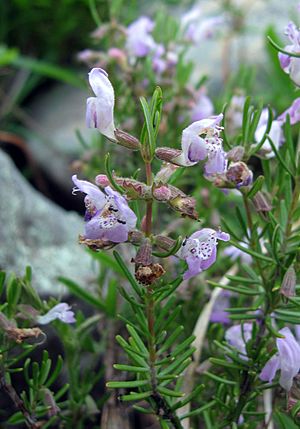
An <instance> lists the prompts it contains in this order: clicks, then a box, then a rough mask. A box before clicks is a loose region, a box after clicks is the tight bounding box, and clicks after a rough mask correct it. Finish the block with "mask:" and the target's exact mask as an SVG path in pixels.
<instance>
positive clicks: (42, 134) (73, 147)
mask: <svg viewBox="0 0 300 429" xmlns="http://www.w3.org/2000/svg"><path fill="white" fill-rule="evenodd" d="M88 96H89V92H88V90H86V91H83V90H81V89H78V88H73V87H71V86H68V85H64V84H57V85H55V86H54V87H52V88H51V90H50V91H48V92H45V93H44V94H43V95H42V96H41V97H39V98H38V99H36V100H35V101H34V102H32V104H31V105H30V106H29V107H28V109H27V112H28V114H29V115H30V117H32V118H34V119H33V120H32V122H31V123H30V124H29V126H30V128H31V130H30V133H29V136H28V137H29V138H28V141H27V143H28V145H29V147H30V150H31V151H32V153H33V156H34V158H35V160H36V161H37V162H38V164H39V165H41V166H42V168H43V169H44V170H45V171H46V172H47V173H48V175H49V177H51V179H52V180H53V181H54V182H55V183H57V184H58V185H59V187H60V188H62V189H64V190H68V189H69V186H70V168H69V167H70V164H71V162H72V161H73V160H74V159H78V158H79V157H80V154H82V152H83V148H82V146H81V144H80V143H79V141H78V139H77V137H76V134H75V132H76V130H79V131H80V133H81V134H82V135H83V137H84V138H85V139H86V140H87V142H91V138H92V136H94V138H96V137H97V135H99V133H97V132H96V131H95V130H89V129H88V128H87V127H86V125H85V109H86V107H85V106H86V99H87V97H88ZM49 160H51V162H49Z"/></svg>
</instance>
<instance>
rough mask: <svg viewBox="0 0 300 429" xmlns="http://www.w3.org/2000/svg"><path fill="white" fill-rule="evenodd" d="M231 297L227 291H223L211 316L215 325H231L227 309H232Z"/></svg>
mask: <svg viewBox="0 0 300 429" xmlns="http://www.w3.org/2000/svg"><path fill="white" fill-rule="evenodd" d="M230 296H231V293H230V292H229V291H227V290H223V291H222V292H221V294H220V296H219V297H218V299H217V300H216V302H215V305H214V306H213V310H212V312H211V315H210V321H211V322H213V323H222V324H223V325H226V324H228V323H230V319H229V317H228V313H227V311H225V309H226V308H229V307H230Z"/></svg>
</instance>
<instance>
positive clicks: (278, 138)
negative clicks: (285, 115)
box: [255, 109, 284, 158]
mask: <svg viewBox="0 0 300 429" xmlns="http://www.w3.org/2000/svg"><path fill="white" fill-rule="evenodd" d="M267 123H268V109H263V111H262V114H261V116H260V119H259V122H258V124H257V128H256V131H255V140H256V141H257V142H260V141H261V140H262V138H263V136H264V134H265V132H266V129H267ZM282 124H283V122H282V121H281V120H274V121H272V125H271V129H270V131H269V136H270V138H271V140H272V142H273V143H274V146H275V147H276V149H279V147H280V146H281V145H282V143H283V142H284V137H283V131H282ZM261 151H262V153H263V154H264V156H265V157H266V158H272V157H274V156H275V154H274V152H273V149H272V146H271V145H270V143H269V141H268V140H266V141H265V142H264V144H263V145H262V147H261Z"/></svg>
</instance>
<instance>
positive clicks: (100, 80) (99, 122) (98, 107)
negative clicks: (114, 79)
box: [86, 68, 116, 141]
mask: <svg viewBox="0 0 300 429" xmlns="http://www.w3.org/2000/svg"><path fill="white" fill-rule="evenodd" d="M89 82H90V85H91V87H92V89H93V91H94V93H95V94H96V97H89V98H88V99H87V110H86V124H87V126H88V127H89V128H98V130H99V131H100V133H101V134H103V135H105V136H106V137H108V138H109V139H110V140H113V141H115V140H116V137H115V125H114V105H115V94H114V89H113V86H112V84H111V83H110V81H109V79H108V74H107V73H106V71H105V70H102V69H100V68H93V69H92V70H91V71H90V73H89Z"/></svg>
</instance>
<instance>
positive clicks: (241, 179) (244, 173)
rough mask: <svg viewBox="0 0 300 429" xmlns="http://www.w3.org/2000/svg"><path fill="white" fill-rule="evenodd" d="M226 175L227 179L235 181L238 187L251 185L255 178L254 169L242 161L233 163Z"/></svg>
mask: <svg viewBox="0 0 300 429" xmlns="http://www.w3.org/2000/svg"><path fill="white" fill-rule="evenodd" d="M225 175H226V179H227V180H228V181H229V182H231V183H234V184H235V186H236V187H237V188H240V187H241V186H248V185H250V184H251V183H252V179H253V173H252V171H251V170H249V168H248V166H247V164H245V163H244V162H242V161H239V162H235V163H233V164H231V165H230V167H229V168H228V170H227V171H226V173H225Z"/></svg>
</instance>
